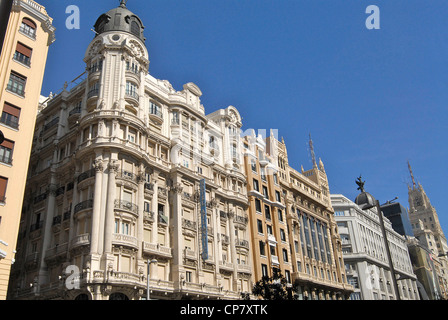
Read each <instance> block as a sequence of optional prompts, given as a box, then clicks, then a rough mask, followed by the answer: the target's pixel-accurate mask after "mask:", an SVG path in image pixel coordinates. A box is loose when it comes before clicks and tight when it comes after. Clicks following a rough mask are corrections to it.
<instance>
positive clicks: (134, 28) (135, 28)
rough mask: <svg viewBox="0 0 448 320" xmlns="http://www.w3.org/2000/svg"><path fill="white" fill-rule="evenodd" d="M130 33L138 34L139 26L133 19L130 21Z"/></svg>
mask: <svg viewBox="0 0 448 320" xmlns="http://www.w3.org/2000/svg"><path fill="white" fill-rule="evenodd" d="M131 33H132V34H133V35H135V36H137V37H139V36H140V26H139V25H138V23H137V22H135V21H132V22H131Z"/></svg>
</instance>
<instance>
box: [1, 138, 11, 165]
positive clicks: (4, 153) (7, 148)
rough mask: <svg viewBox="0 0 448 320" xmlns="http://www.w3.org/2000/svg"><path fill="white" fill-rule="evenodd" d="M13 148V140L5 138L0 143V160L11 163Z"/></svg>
mask: <svg viewBox="0 0 448 320" xmlns="http://www.w3.org/2000/svg"><path fill="white" fill-rule="evenodd" d="M13 149H14V142H13V141H10V140H6V139H5V141H3V143H2V144H0V162H2V163H6V164H11V163H12V151H13Z"/></svg>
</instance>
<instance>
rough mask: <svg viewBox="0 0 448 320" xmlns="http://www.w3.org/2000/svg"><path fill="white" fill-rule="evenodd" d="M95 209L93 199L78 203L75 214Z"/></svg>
mask: <svg viewBox="0 0 448 320" xmlns="http://www.w3.org/2000/svg"><path fill="white" fill-rule="evenodd" d="M89 208H93V199H89V200H86V201H83V202H80V203H78V204H77V205H76V206H75V208H74V209H73V213H77V212H79V211H81V210H84V209H89Z"/></svg>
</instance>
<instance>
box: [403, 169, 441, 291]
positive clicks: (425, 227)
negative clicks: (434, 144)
mask: <svg viewBox="0 0 448 320" xmlns="http://www.w3.org/2000/svg"><path fill="white" fill-rule="evenodd" d="M408 168H409V171H410V174H411V179H412V186H408V196H409V199H408V200H409V220H410V222H411V225H412V230H413V232H414V235H415V237H416V238H417V239H418V240H419V241H420V243H421V244H422V245H424V246H425V247H426V248H428V249H429V251H430V252H431V259H432V260H433V263H434V265H435V269H436V271H437V275H438V280H439V288H440V292H439V297H440V298H443V299H448V257H447V255H448V243H447V239H446V237H445V234H444V233H443V230H442V227H441V225H440V222H439V217H438V215H437V211H436V209H435V208H434V207H433V206H432V205H431V202H430V201H429V197H428V196H427V194H426V192H425V190H424V189H423V186H422V185H421V184H420V183H416V182H415V179H414V174H413V172H412V168H411V166H410V164H409V162H408Z"/></svg>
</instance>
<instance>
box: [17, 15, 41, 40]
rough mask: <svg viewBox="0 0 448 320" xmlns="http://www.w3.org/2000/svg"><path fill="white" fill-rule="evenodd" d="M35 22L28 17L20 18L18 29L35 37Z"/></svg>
mask: <svg viewBox="0 0 448 320" xmlns="http://www.w3.org/2000/svg"><path fill="white" fill-rule="evenodd" d="M36 27H37V26H36V24H35V23H34V22H33V21H31V20H30V19H28V18H24V19H23V20H22V24H21V25H20V29H19V31H20V32H21V33H23V34H25V35H26V36H28V37H30V38H32V39H36Z"/></svg>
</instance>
